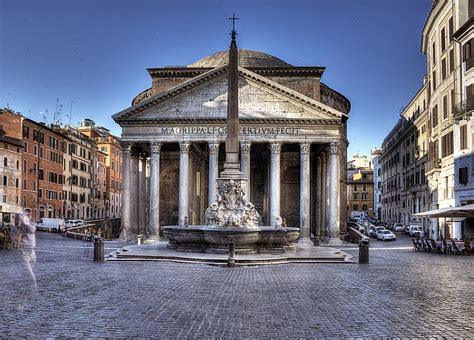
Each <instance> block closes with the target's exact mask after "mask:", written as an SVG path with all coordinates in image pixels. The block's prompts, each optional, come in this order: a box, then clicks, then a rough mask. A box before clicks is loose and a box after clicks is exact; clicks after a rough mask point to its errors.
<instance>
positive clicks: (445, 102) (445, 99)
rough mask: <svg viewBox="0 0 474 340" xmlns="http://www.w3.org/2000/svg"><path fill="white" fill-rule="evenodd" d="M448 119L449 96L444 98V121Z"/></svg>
mask: <svg viewBox="0 0 474 340" xmlns="http://www.w3.org/2000/svg"><path fill="white" fill-rule="evenodd" d="M446 118H448V96H444V97H443V119H446Z"/></svg>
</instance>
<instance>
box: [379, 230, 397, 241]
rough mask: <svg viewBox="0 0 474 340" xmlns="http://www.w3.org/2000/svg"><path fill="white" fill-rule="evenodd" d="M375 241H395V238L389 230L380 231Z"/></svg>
mask: <svg viewBox="0 0 474 340" xmlns="http://www.w3.org/2000/svg"><path fill="white" fill-rule="evenodd" d="M377 239H378V240H382V241H392V240H393V241H395V240H396V239H397V237H396V236H395V234H394V233H392V232H391V231H390V230H381V231H380V232H378V233H377Z"/></svg>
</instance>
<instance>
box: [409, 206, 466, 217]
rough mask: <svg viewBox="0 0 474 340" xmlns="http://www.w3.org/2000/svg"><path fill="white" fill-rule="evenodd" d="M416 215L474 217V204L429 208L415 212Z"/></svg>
mask: <svg viewBox="0 0 474 340" xmlns="http://www.w3.org/2000/svg"><path fill="white" fill-rule="evenodd" d="M413 216H415V217H422V218H437V217H448V218H454V217H462V218H469V217H474V204H469V205H464V206H461V207H454V208H452V207H448V208H440V209H436V210H429V211H424V212H421V213H418V214H413Z"/></svg>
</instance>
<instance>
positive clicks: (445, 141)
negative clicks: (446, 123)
mask: <svg viewBox="0 0 474 340" xmlns="http://www.w3.org/2000/svg"><path fill="white" fill-rule="evenodd" d="M452 153H453V132H452V131H451V132H450V133H447V134H445V135H444V136H443V137H441V155H442V157H446V156H449V155H451V154H452Z"/></svg>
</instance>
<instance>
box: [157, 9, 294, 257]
mask: <svg viewBox="0 0 474 340" xmlns="http://www.w3.org/2000/svg"><path fill="white" fill-rule="evenodd" d="M232 19H233V20H234V22H235V19H236V18H235V17H234V18H232ZM231 34H232V41H231V45H230V50H229V67H228V98H227V136H226V143H225V151H226V161H225V163H224V171H223V172H222V173H221V175H220V178H219V179H218V180H217V181H218V182H217V191H218V193H217V195H216V196H217V197H216V200H215V201H214V202H212V203H211V204H210V206H209V207H208V208H207V210H206V213H205V221H206V225H177V226H166V227H164V229H163V234H164V235H165V236H166V237H167V238H168V239H169V243H168V248H171V249H176V250H179V251H192V252H209V253H227V252H228V250H229V245H230V244H232V246H233V247H234V246H235V252H236V253H240V254H252V253H263V252H269V253H284V252H285V251H287V250H291V249H295V246H294V245H293V242H294V241H296V240H297V239H298V237H299V235H300V233H299V228H290V227H285V226H283V225H282V223H281V218H279V219H278V222H277V225H275V226H259V225H258V222H259V219H260V216H259V214H258V212H257V210H255V207H254V205H253V204H252V203H251V202H250V201H249V200H248V198H247V195H246V192H247V179H246V178H244V177H243V174H242V172H241V171H240V162H239V116H238V115H239V110H238V53H237V44H236V39H235V38H236V34H237V33H236V31H235V27H234V28H233V29H232V33H231Z"/></svg>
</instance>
